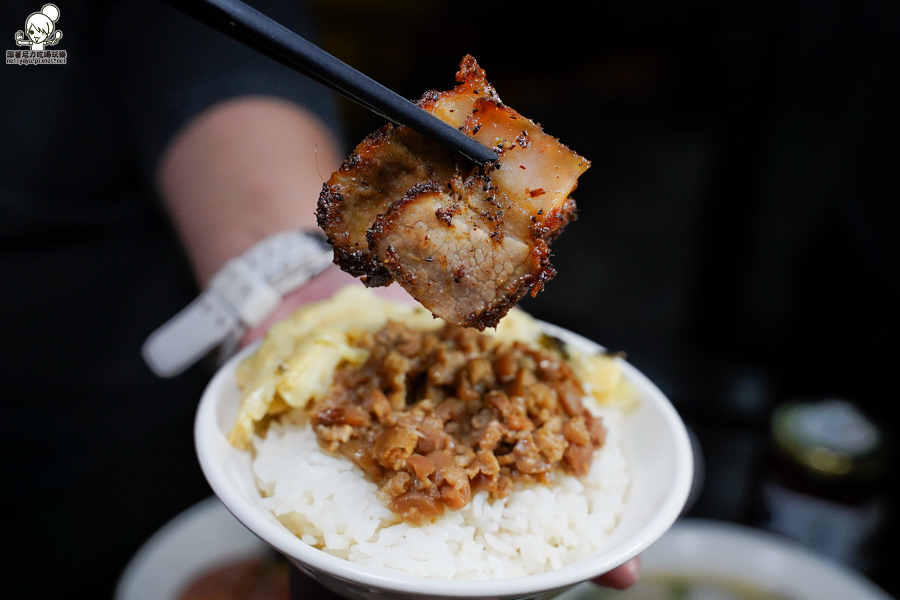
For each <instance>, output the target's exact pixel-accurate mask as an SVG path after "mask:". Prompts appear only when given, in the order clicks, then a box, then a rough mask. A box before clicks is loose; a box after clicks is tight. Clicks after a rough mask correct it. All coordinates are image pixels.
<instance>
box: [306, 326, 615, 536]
mask: <svg viewBox="0 0 900 600" xmlns="http://www.w3.org/2000/svg"><path fill="white" fill-rule="evenodd" d="M359 344H360V346H361V347H364V348H365V349H367V350H368V351H369V358H368V360H367V361H366V362H365V363H364V364H363V365H362V366H343V367H341V368H339V369H338V371H337V373H336V376H335V383H334V385H333V386H332V388H331V390H330V392H329V394H328V395H327V396H326V397H325V398H323V399H322V400H320V401H319V402H318V403H317V404H316V406H315V407H314V408H313V410H312V412H311V414H312V416H311V422H312V425H313V427H314V429H315V432H316V436H317V439H318V441H319V444H320V446H322V447H323V448H324V449H326V450H328V451H330V452H333V453H339V454H342V455H344V456H346V457H348V458H349V459H350V460H352V461H353V462H354V463H355V464H356V465H358V466H359V467H360V468H361V469H362V470H363V471H364V472H365V474H366V476H367V477H368V478H369V479H371V480H373V481H375V482H376V483H377V484H378V485H379V488H380V491H381V493H382V494H383V495H384V497H385V499H386V500H387V502H388V505H389V506H390V508H391V510H393V511H394V512H395V513H396V514H398V515H399V516H400V517H401V518H403V519H404V520H405V521H407V522H409V523H413V524H421V523H424V522H427V521H429V520H430V519H432V518H434V517H437V516H439V515H441V514H442V513H443V512H444V511H446V510H448V509H458V508H462V507H463V506H465V505H466V504H468V503H469V501H470V500H471V498H472V495H473V494H475V493H477V492H478V491H480V490H486V491H488V492H489V494H490V495H491V496H493V497H497V498H502V497H505V496H506V495H507V494H509V493H510V491H512V489H513V486H515V485H516V484H518V483H535V484H552V482H553V475H554V473H555V472H557V471H558V470H562V471H564V472H567V473H571V474H574V475H576V476H580V475H584V474H585V473H587V471H588V470H589V468H590V465H591V460H592V457H593V454H594V451H595V450H596V449H598V448H599V447H601V446H602V445H603V442H604V438H605V435H606V430H605V428H604V426H603V422H602V419H600V418H599V417H596V416H594V415H592V414H591V413H590V412H589V411H588V410H587V408H585V406H584V404H583V402H582V399H583V397H584V391H583V389H582V386H581V383H580V382H579V380H578V378H577V377H576V376H575V374H574V373H573V371H572V368H571V367H570V366H569V365H568V363H567V362H566V361H565V360H564V358H563V357H562V356H560V355H559V354H558V353H557V352H555V351H554V350H552V349H549V348H548V349H546V350H544V349H540V350H538V349H534V348H531V347H529V346H527V345H525V344H523V343H520V342H512V343H499V342H498V341H497V340H496V339H495V338H493V337H491V336H489V335H486V334H482V333H479V332H477V331H474V330H472V329H467V328H463V327H459V326H452V325H445V326H443V327H442V328H441V329H438V330H436V331H418V330H413V329H411V328H409V327H406V326H404V325H402V324H401V323H398V322H389V323H388V324H387V325H386V326H385V327H383V328H382V329H380V330H377V331H375V332H372V333H368V334H366V335H364V336H363V337H362V339H361V340H360V342H359Z"/></svg>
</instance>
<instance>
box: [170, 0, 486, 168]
mask: <svg viewBox="0 0 900 600" xmlns="http://www.w3.org/2000/svg"><path fill="white" fill-rule="evenodd" d="M167 2H168V4H170V5H172V6H173V7H175V8H177V9H179V10H181V11H183V12H185V13H187V14H188V15H190V16H192V17H194V18H195V19H197V20H199V21H201V22H202V23H205V24H206V25H208V26H210V27H212V28H214V29H216V30H217V31H219V32H220V33H223V34H225V35H227V36H228V37H230V38H232V39H234V40H236V41H238V42H241V43H242V44H244V45H246V46H248V47H250V48H252V49H253V50H256V51H257V52H260V53H262V54H264V55H266V56H268V57H269V58H271V59H274V60H276V61H278V62H280V63H282V64H283V65H285V66H287V67H289V68H291V69H293V70H295V71H299V72H300V73H303V74H304V75H306V76H307V77H310V78H311V79H313V80H315V81H317V82H319V83H320V84H322V85H325V86H327V87H328V88H330V89H332V90H334V91H336V92H337V93H339V94H341V95H343V96H345V97H347V98H349V99H350V100H353V101H354V102H357V103H358V104H361V105H362V106H365V107H366V108H368V109H369V110H371V111H373V112H375V113H376V114H378V115H381V116H382V117H384V118H385V119H387V120H389V121H392V122H394V123H397V124H400V125H406V126H408V127H410V128H412V129H414V130H415V131H418V132H419V133H421V134H422V135H424V136H426V137H429V138H431V139H433V140H434V141H436V142H438V143H439V144H441V145H443V146H444V147H446V148H449V149H452V150H455V151H458V152H460V153H462V154H463V155H465V156H466V157H468V158H469V159H470V160H472V161H474V162H476V163H479V164H487V163H490V162H493V161H495V160H497V154H496V153H495V152H494V151H493V150H491V149H490V148H488V147H487V146H484V145H482V144H480V143H479V142H477V141H476V140H474V139H473V138H471V137H469V136H467V135H466V134H464V133H462V132H461V131H459V130H457V129H456V128H454V127H453V126H451V125H448V124H447V123H445V122H443V121H441V120H440V119H438V118H437V117H435V116H434V115H432V114H431V113H429V112H428V111H426V110H423V109H422V108H420V107H419V106H417V105H416V104H415V103H413V102H411V101H409V100H407V99H406V98H403V97H402V96H400V95H399V94H397V93H396V92H393V91H391V90H389V89H388V88H386V87H384V86H383V85H381V84H380V83H378V82H377V81H374V80H373V79H371V78H369V77H367V76H366V75H364V74H362V73H360V72H359V71H357V70H356V69H354V68H353V67H351V66H349V65H347V64H346V63H344V62H342V61H340V60H338V59H337V58H335V57H334V56H332V55H331V54H328V53H327V52H325V51H324V50H322V49H321V48H319V47H318V46H316V45H315V44H313V43H311V42H309V41H307V40H306V39H304V38H303V37H301V36H299V35H297V34H296V33H294V32H293V31H291V30H290V29H288V28H287V27H284V26H283V25H281V24H279V23H277V22H276V21H274V20H272V19H271V18H269V17H267V16H266V15H264V14H263V13H261V12H259V11H258V10H256V9H255V8H253V7H251V6H248V5H247V4H245V3H243V2H241V1H240V0H167Z"/></svg>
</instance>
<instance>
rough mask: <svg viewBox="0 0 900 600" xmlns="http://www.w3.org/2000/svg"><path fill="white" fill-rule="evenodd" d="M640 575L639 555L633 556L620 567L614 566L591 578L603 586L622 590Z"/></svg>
mask: <svg viewBox="0 0 900 600" xmlns="http://www.w3.org/2000/svg"><path fill="white" fill-rule="evenodd" d="M640 577H641V557H640V556H638V557H635V558H632V559H631V560H629V561H628V562H627V563H625V564H624V565H622V566H620V567H616V568H615V569H613V570H612V571H610V572H609V573H605V574H603V575H601V576H600V577H597V578H595V579H593V582H594V583H596V584H597V585H601V586H603V587H608V588H613V589H615V590H624V589H626V588H629V587H631V586H633V585H634V584H635V583H637V582H638V580H639V579H640Z"/></svg>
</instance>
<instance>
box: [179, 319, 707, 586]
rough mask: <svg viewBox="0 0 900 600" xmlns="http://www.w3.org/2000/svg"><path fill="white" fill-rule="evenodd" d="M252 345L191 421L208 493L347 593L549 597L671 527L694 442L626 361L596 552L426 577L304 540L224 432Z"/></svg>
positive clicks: (567, 335) (574, 339)
mask: <svg viewBox="0 0 900 600" xmlns="http://www.w3.org/2000/svg"><path fill="white" fill-rule="evenodd" d="M544 326H545V328H546V331H547V333H549V334H551V335H554V336H557V337H559V338H561V339H563V340H565V341H566V342H568V343H570V344H572V345H573V346H575V347H577V348H580V349H582V350H583V351H587V352H595V351H600V350H601V348H600V347H599V346H598V345H596V344H594V343H593V342H591V341H589V340H586V339H585V338H583V337H580V336H577V335H575V334H573V333H571V332H568V331H566V330H563V329H560V328H558V327H554V326H551V325H546V324H544ZM252 350H253V347H251V348H247V349H245V350H244V351H243V352H242V353H241V354H239V355H237V356H235V357H234V358H232V359H231V360H230V361H229V362H228V363H227V364H226V365H224V366H223V368H222V369H221V370H220V371H219V372H218V373H217V374H216V375H215V377H214V378H213V379H212V381H211V382H210V384H209V385H208V387H207V389H206V391H205V392H204V394H203V397H202V399H201V402H200V407H199V409H198V412H197V419H196V426H195V437H196V447H197V453H198V457H199V460H200V465H201V467H202V469H203V472H204V474H205V475H206V478H207V479H208V481H209V483H210V485H211V487H212V489H213V491H214V492H215V494H216V495H217V496H218V497H219V498H220V499H221V500H222V502H223V503H224V504H225V506H226V507H227V508H228V509H229V510H230V511H231V512H232V513H233V514H234V516H235V517H237V519H238V520H240V521H241V522H242V523H243V524H244V525H245V526H246V527H247V528H248V529H250V531H252V532H253V533H255V534H256V535H257V536H259V537H260V538H261V539H263V540H264V541H265V542H266V543H268V544H270V545H271V546H272V547H273V548H275V549H276V550H277V551H279V552H281V553H282V554H284V555H285V556H286V557H287V558H288V559H289V560H290V561H291V562H292V563H294V564H295V565H296V566H297V567H298V568H300V569H301V570H302V571H304V572H306V573H307V574H309V575H311V576H312V577H314V578H315V579H316V580H318V581H319V582H320V583H321V584H322V585H324V586H326V587H328V588H329V589H332V590H334V591H335V592H337V593H339V594H342V595H344V596H346V597H349V598H372V599H375V598H378V600H382V599H383V598H384V595H389V596H390V597H393V598H418V599H439V598H443V599H447V598H467V599H476V598H484V599H487V598H495V599H501V598H518V599H524V598H549V597H552V596H553V595H555V594H558V593H559V592H560V591H563V590H566V589H568V588H571V587H572V586H575V585H577V584H578V583H580V582H583V581H587V580H589V579H592V578H594V577H596V576H597V575H600V574H603V573H605V572H607V571H610V570H611V569H613V568H615V567H617V566H619V565H621V564H623V563H625V562H626V561H627V560H629V559H630V558H633V557H634V556H636V555H638V554H640V553H641V552H642V551H643V550H645V549H646V548H647V547H648V546H649V545H650V544H652V543H653V542H654V541H656V540H657V539H658V538H659V537H660V536H661V535H662V534H663V533H665V532H666V530H667V529H669V527H670V526H671V525H672V523H673V522H674V521H675V519H676V518H677V517H678V516H679V514H680V512H681V510H682V507H683V506H684V503H685V501H686V499H687V497H688V493H689V491H690V487H691V480H692V449H691V444H690V440H689V437H688V433H687V431H686V429H685V427H684V424H683V423H682V421H681V419H680V417H679V416H678V414H677V412H676V411H675V409H674V408H673V407H672V405H671V404H670V402H669V401H668V400H667V399H666V397H665V396H664V395H663V394H662V393H661V392H660V390H659V389H658V388H657V387H656V386H655V385H654V384H653V383H651V382H650V381H649V380H648V379H647V378H646V377H645V376H644V375H642V374H641V373H640V372H639V371H637V369H635V368H634V367H633V366H631V365H630V364H628V363H627V362H625V361H623V362H622V369H623V372H624V375H625V377H626V378H627V379H628V380H629V381H630V382H631V383H632V384H633V386H634V387H635V388H636V389H637V391H638V393H639V396H640V400H641V402H640V406H639V407H638V408H637V409H635V410H633V411H631V412H630V413H629V414H628V416H627V417H626V419H625V420H624V422H623V426H622V435H621V438H622V440H623V446H624V448H623V449H624V452H625V454H626V457H627V459H628V461H629V466H630V470H631V488H630V491H629V494H628V500H627V502H626V506H625V509H624V513H623V515H622V519H621V522H620V523H619V525H618V526H617V527H616V529H615V530H614V531H613V533H612V534H611V535H610V537H609V539H608V540H607V543H606V544H605V546H604V548H603V549H602V550H600V551H597V552H596V553H594V554H593V555H591V556H589V557H587V558H585V559H584V560H581V561H579V562H577V563H575V564H572V565H570V566H567V567H564V568H562V569H559V570H556V571H552V572H547V573H540V574H536V575H530V576H525V577H515V578H507V579H495V580H488V581H466V580H441V579H424V578H421V577H414V576H409V575H405V574H402V573H399V572H396V571H389V570H385V569H379V568H373V567H365V566H360V565H357V564H354V563H351V562H349V561H347V560H344V559H341V558H337V557H335V556H332V555H330V554H328V553H326V552H323V551H321V550H318V549H316V548H314V547H312V546H309V545H307V544H306V543H304V542H302V541H301V540H300V539H299V538H298V537H297V536H295V535H294V534H293V533H291V532H290V531H289V530H288V529H287V528H286V527H284V526H283V525H282V524H281V523H280V522H279V521H278V520H277V519H276V518H275V517H274V516H273V515H272V514H271V513H270V512H268V511H267V510H264V509H261V508H259V507H258V501H259V499H260V494H259V491H258V490H257V488H256V486H255V484H254V481H253V476H252V473H251V469H250V456H249V454H248V453H247V452H243V451H240V450H237V449H236V448H234V447H233V446H231V445H230V444H229V443H228V440H227V434H228V432H229V431H230V430H231V428H232V425H233V423H234V419H235V416H236V415H237V412H238V403H239V392H238V389H237V386H236V384H235V369H236V367H237V365H238V363H239V362H240V361H241V360H242V359H243V358H244V357H245V356H246V355H247V354H248V353H249V352H251V351H252ZM347 508H352V507H347Z"/></svg>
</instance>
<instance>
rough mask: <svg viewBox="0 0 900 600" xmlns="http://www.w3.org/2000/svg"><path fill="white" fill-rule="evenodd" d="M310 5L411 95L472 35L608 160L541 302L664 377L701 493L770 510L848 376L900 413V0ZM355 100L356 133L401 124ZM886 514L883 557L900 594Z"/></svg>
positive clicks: (456, 57) (584, 184) (718, 502)
mask: <svg viewBox="0 0 900 600" xmlns="http://www.w3.org/2000/svg"><path fill="white" fill-rule="evenodd" d="M314 4H315V7H316V9H317V11H318V17H319V19H320V25H321V26H322V43H323V46H324V47H325V48H326V49H327V50H329V51H330V52H332V53H333V54H335V55H336V56H338V57H339V58H341V59H342V60H344V61H345V62H347V63H349V64H351V65H352V66H354V67H356V68H358V69H360V70H361V71H363V72H365V73H367V74H368V75H370V76H372V77H373V78H375V79H376V80H378V81H380V82H381V83H384V84H385V85H387V86H388V87H391V88H393V89H394V90H396V91H397V92H399V93H400V94H401V95H403V96H405V97H407V98H410V99H414V98H418V97H419V96H420V95H421V94H422V93H423V92H424V91H426V90H428V89H449V88H450V87H452V86H453V85H454V84H455V82H454V79H453V76H454V74H455V72H456V68H457V66H458V64H459V61H460V59H461V58H462V56H463V55H465V54H472V55H473V56H475V57H476V59H478V61H479V62H480V64H481V66H482V67H483V68H484V69H485V70H486V72H487V76H488V79H489V80H490V81H491V82H492V83H493V84H494V86H495V88H496V89H497V90H498V92H499V94H500V96H501V98H502V99H503V101H504V102H506V103H507V104H509V105H510V106H512V107H513V108H515V109H516V110H518V111H519V112H520V113H522V114H523V115H525V116H527V117H529V118H531V119H533V120H535V121H537V122H539V123H540V124H541V125H542V126H543V127H544V129H545V130H546V131H547V132H548V133H550V134H552V135H554V136H556V137H558V138H559V139H560V140H561V141H563V142H564V143H565V144H567V145H568V146H570V147H571V148H572V149H573V150H575V151H576V152H578V153H579V154H581V155H583V156H585V157H586V158H588V159H589V160H590V161H591V162H592V167H591V169H590V170H589V171H588V172H587V173H586V174H585V175H584V176H583V177H582V178H581V180H580V183H579V187H578V189H577V190H576V192H575V194H574V197H575V199H576V200H577V201H578V204H579V211H580V218H579V220H578V221H576V222H575V223H574V224H573V225H571V226H570V228H569V229H568V230H567V231H566V233H565V234H564V235H563V236H562V237H561V238H560V239H559V240H558V241H557V242H556V244H555V246H554V254H555V256H554V259H553V263H554V265H555V266H556V267H557V270H558V271H559V274H558V276H557V277H556V278H555V279H554V280H553V281H551V282H550V283H549V284H548V285H547V287H546V290H545V291H544V292H543V293H542V294H540V295H539V296H538V297H537V298H535V299H528V300H526V301H525V302H523V305H524V306H525V307H526V308H528V309H529V310H531V311H532V312H533V313H535V314H536V315H537V316H539V317H541V318H543V319H546V320H549V321H552V322H554V323H557V324H559V325H562V326H564V327H567V328H570V329H573V330H575V331H577V332H579V333H582V334H584V335H586V336H588V337H590V338H593V339H595V340H596V341H598V342H600V343H601V344H603V345H605V346H607V347H609V348H611V349H614V350H623V351H625V352H626V353H627V355H628V357H629V360H630V361H631V362H632V363H633V364H635V365H636V366H637V367H638V368H640V369H641V370H643V371H644V372H645V373H647V374H648V375H649V376H650V377H651V378H652V379H653V380H654V381H656V382H657V383H658V385H659V386H660V387H661V388H662V389H663V391H664V392H666V393H667V394H668V395H669V397H670V398H671V399H672V401H673V403H674V404H675V405H676V407H677V408H678V409H679V411H680V412H681V413H682V415H683V416H684V418H685V420H686V421H687V423H688V424H689V426H690V427H691V429H692V430H693V432H694V433H696V435H697V438H698V440H699V443H700V447H701V448H702V450H703V455H704V479H703V486H702V488H701V489H700V491H699V496H698V497H697V498H696V500H695V501H694V502H693V504H692V505H691V509H690V512H689V513H688V514H689V515H690V516H697V517H704V518H715V519H723V520H727V521H734V522H740V523H747V524H752V523H753V522H754V514H753V506H752V504H753V498H754V490H755V485H756V479H755V473H756V471H757V469H758V467H759V466H760V464H761V459H762V456H763V453H764V450H765V447H766V431H767V423H768V421H769V417H770V415H771V411H772V409H773V408H774V407H775V406H777V405H778V404H779V403H781V402H783V401H785V400H787V399H790V398H794V397H798V396H810V395H811V396H821V395H837V396H842V397H845V398H848V399H851V400H853V401H854V402H856V403H857V404H858V405H859V406H860V407H861V408H862V409H863V410H865V411H866V412H868V413H869V414H870V416H872V417H873V418H874V419H875V420H876V421H877V422H878V423H879V424H880V425H881V426H882V427H884V429H885V431H886V432H887V434H888V436H889V437H890V438H894V437H895V436H896V432H897V417H896V410H895V408H894V402H895V401H896V399H897V392H896V389H895V385H894V381H895V379H896V375H897V368H896V364H897V358H898V354H900V353H898V352H897V349H896V348H897V346H896V340H897V334H898V327H897V323H898V319H897V317H896V315H895V312H896V309H897V307H898V306H900V293H898V292H900V256H898V229H900V219H898V208H897V199H898V194H897V186H896V185H895V176H894V174H893V173H892V169H891V167H892V166H894V165H896V164H897V163H898V162H900V75H898V74H900V3H897V2H891V1H882V2H877V1H870V0H862V1H850V0H807V1H786V2H773V1H761V2H701V1H693V2H655V1H648V0H634V1H628V2H624V1H619V0H616V1H609V2H595V3H584V4H579V3H573V2H550V3H544V4H542V5H537V6H535V5H530V6H527V7H526V6H521V5H515V4H512V3H481V4H470V5H466V6H465V7H463V6H461V5H458V4H455V3H450V2H446V1H442V0H391V1H382V2H364V1H363V0H339V1H326V0H316V2H315V3H314ZM344 109H345V110H344V115H345V117H346V119H347V139H348V143H350V144H352V143H355V142H357V141H358V140H359V139H361V138H362V136H364V135H365V134H367V133H369V132H370V131H372V130H374V129H376V128H378V127H379V126H380V125H382V124H383V121H382V120H381V119H379V118H378V117H376V116H374V115H372V114H370V113H368V112H367V111H365V110H363V109H361V108H359V107H357V106H355V105H352V104H349V103H347V104H346V105H345V106H344ZM890 475H891V477H890V478H889V479H893V478H895V477H894V475H895V470H893V469H892V470H891V472H890ZM883 491H885V492H887V493H889V494H893V495H892V496H890V497H891V498H892V502H893V503H894V504H896V494H895V491H896V490H895V489H894V488H893V487H892V486H891V485H890V484H885V485H884V490H883ZM889 526H890V527H891V529H890V530H888V531H886V532H885V535H884V536H883V539H884V540H885V541H883V542H882V543H881V545H880V547H879V554H878V556H879V558H880V565H879V566H878V567H876V568H875V569H874V570H873V571H872V573H871V576H872V577H873V578H874V579H875V580H876V581H877V582H878V583H880V584H881V585H882V586H883V587H885V588H887V589H888V590H889V591H891V592H892V593H894V594H895V595H897V594H898V590H900V587H898V582H897V576H896V575H895V574H893V573H891V569H890V566H889V565H890V563H893V562H896V559H897V557H898V543H897V541H896V539H897V533H896V532H897V528H896V525H895V523H894V522H890V523H889Z"/></svg>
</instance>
